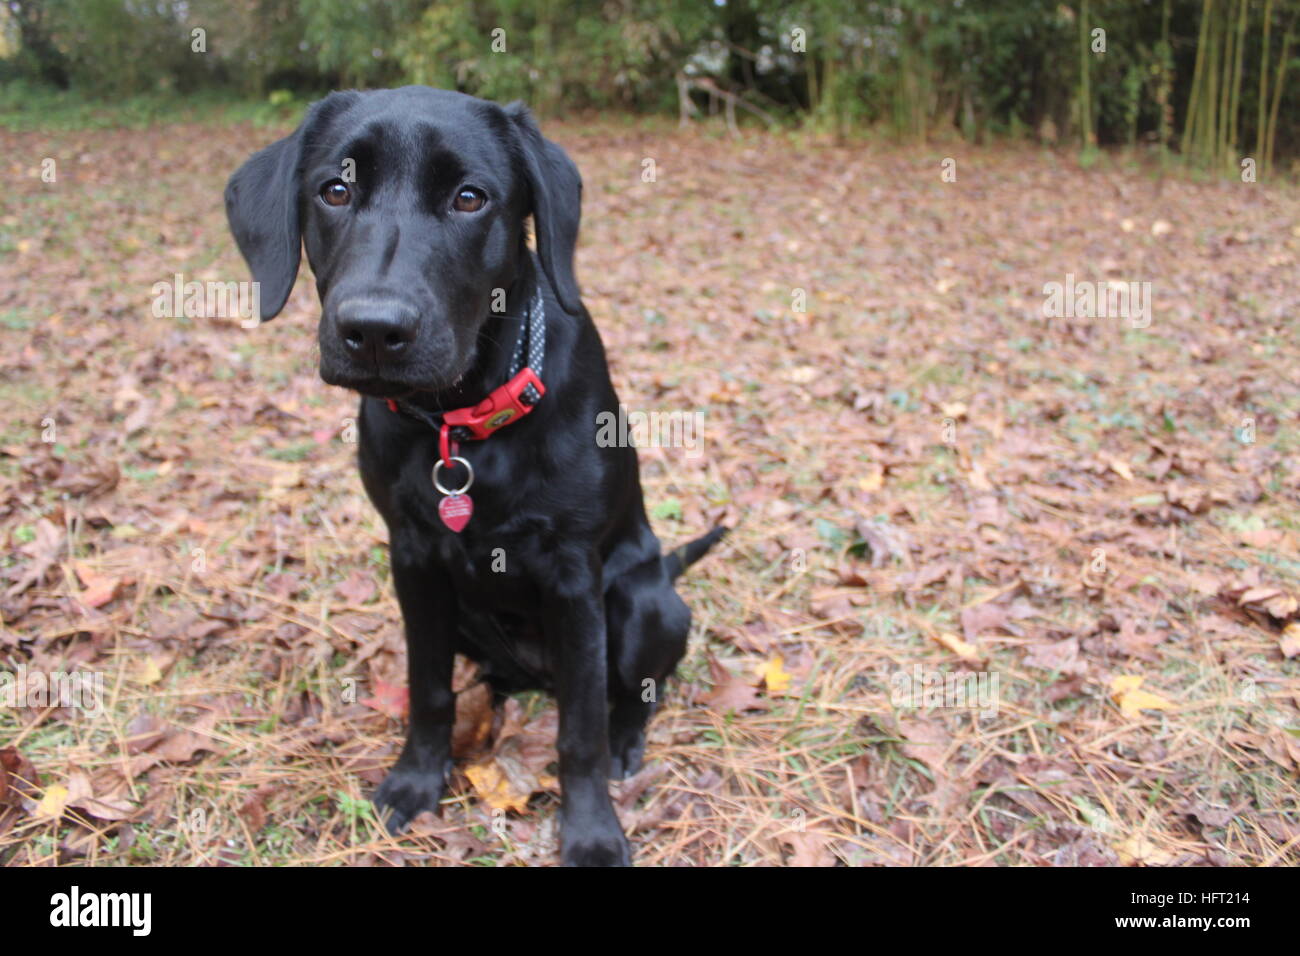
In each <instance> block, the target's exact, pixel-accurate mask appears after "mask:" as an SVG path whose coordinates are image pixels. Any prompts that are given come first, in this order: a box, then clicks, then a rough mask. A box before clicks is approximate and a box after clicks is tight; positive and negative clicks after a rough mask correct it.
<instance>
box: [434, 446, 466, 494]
mask: <svg viewBox="0 0 1300 956" xmlns="http://www.w3.org/2000/svg"><path fill="white" fill-rule="evenodd" d="M451 460H452V461H458V462H460V463H461V464H462V465H464V466H465V470H466V471H467V472H468V473H469V474H468V475H466V477H465V484H464V485H462V486H461V487H460V488H458V489H457V490H455V491H452V490H451V489H450V488H444V487H443V486H442V482H441V481H439V480H438V469H439V468H441V467H442V459H441V458H439V459H438V460H437V461H435V462H434V463H433V487H435V488H437V489H438V490H439V491H441V492H442V493H443V494H444V495H463V494H464V493H465V492H467V491H469V486H470V485H472V484H474V466H473V465H471V464H470V463H469V462H467V461H466V460H465V459H464V458H460V457H458V456H454V455H453V456H452V459H451Z"/></svg>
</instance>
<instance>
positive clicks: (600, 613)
mask: <svg viewBox="0 0 1300 956" xmlns="http://www.w3.org/2000/svg"><path fill="white" fill-rule="evenodd" d="M600 573H601V572H600V564H599V562H598V561H596V560H594V559H593V560H591V561H589V562H587V563H586V564H585V566H583V567H582V568H581V569H575V570H574V571H573V573H572V574H570V575H567V576H566V580H565V581H564V584H563V586H562V588H559V589H556V590H554V591H552V592H551V593H550V594H549V595H548V597H546V598H545V606H544V608H543V616H542V621H543V628H544V630H545V634H546V640H547V642H548V644H549V645H550V646H551V648H552V649H553V652H554V654H555V656H556V664H557V666H556V668H555V672H556V682H555V694H556V698H557V699H558V701H559V709H560V731H559V740H558V744H557V749H558V750H559V753H560V788H561V790H562V791H563V801H564V802H563V805H562V807H561V810H560V822H561V844H562V852H561V856H562V859H563V861H564V864H565V865H566V866H627V865H628V864H629V863H630V861H631V852H630V849H629V847H628V842H627V837H625V836H624V835H623V828H622V827H621V826H620V825H619V822H618V817H617V816H615V815H614V806H613V804H612V803H611V802H610V799H609V783H608V778H609V705H608V698H607V696H606V692H605V682H606V680H607V675H606V667H605V656H606V644H605V604H604V600H603V598H602V596H601V579H600Z"/></svg>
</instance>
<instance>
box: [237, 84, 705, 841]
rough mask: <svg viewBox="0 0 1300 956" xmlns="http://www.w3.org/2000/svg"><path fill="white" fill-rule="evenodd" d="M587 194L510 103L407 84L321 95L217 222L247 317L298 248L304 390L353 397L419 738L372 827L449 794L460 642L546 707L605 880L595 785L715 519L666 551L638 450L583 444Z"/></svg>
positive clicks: (619, 835) (616, 749)
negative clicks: (314, 299)
mask: <svg viewBox="0 0 1300 956" xmlns="http://www.w3.org/2000/svg"><path fill="white" fill-rule="evenodd" d="M581 191H582V181H581V179H580V177H579V175H578V170H577V167H576V166H575V165H574V164H573V161H572V160H570V159H569V157H568V156H566V155H565V153H564V151H563V150H561V149H560V148H559V147H558V146H556V145H555V144H554V143H552V142H549V141H548V140H545V139H543V138H542V136H541V134H540V133H539V132H538V130H537V126H536V125H535V123H534V122H533V119H532V117H531V116H530V114H529V113H528V111H527V110H526V109H525V108H524V107H522V106H521V105H517V104H516V105H512V106H508V107H501V106H499V105H497V104H495V103H490V102H487V101H484V100H479V99H475V98H474V97H470V96H465V95H462V94H459V93H452V92H447V91H442V90H433V89H428V88H426V87H406V88H404V89H399V90H383V91H376V92H366V93H358V92H346V93H334V94H331V95H330V96H329V97H327V98H326V99H324V100H322V101H321V102H319V103H317V104H315V105H314V106H313V107H312V108H311V110H310V112H309V113H308V114H307V117H306V119H305V120H304V121H303V123H302V125H301V126H300V127H299V128H298V130H297V131H296V132H295V133H294V134H293V135H291V136H289V137H287V138H286V139H283V140H280V141H279V142H277V143H275V144H273V145H271V146H268V147H267V148H266V149H263V150H262V151H260V152H258V153H256V154H255V155H254V156H252V157H251V158H250V159H249V160H248V162H247V163H245V164H244V166H243V167H241V168H240V169H239V171H238V172H236V173H235V175H234V176H232V177H231V179H230V183H229V185H228V186H227V187H226V211H227V215H228V216H229V219H230V228H231V231H232V232H233V233H234V235H235V239H236V240H237V241H238V243H239V248H240V251H241V252H242V253H243V254H244V258H245V259H247V260H248V264H249V266H250V268H251V269H252V272H253V277H254V279H255V280H256V281H257V282H258V283H259V286H260V292H261V318H262V319H270V318H272V317H274V316H275V315H276V314H277V313H278V312H279V311H280V310H281V309H282V308H283V306H284V303H285V300H286V299H287V298H288V296H289V292H290V290H291V289H292V288H293V284H294V279H295V277H296V276H297V272H298V263H299V257H300V250H301V246H302V245H303V244H304V243H305V245H306V248H307V258H308V260H309V261H310V263H311V266H312V270H313V272H314V273H315V276H316V289H317V291H318V293H319V294H320V300H321V304H322V311H321V320H320V331H319V335H320V355H321V360H320V371H321V377H322V378H323V379H324V380H325V381H326V382H328V383H330V384H333V385H342V386H345V387H347V388H351V389H355V390H356V391H358V392H360V393H361V394H362V396H363V398H362V400H361V414H360V423H361V428H360V431H361V441H360V460H361V476H362V480H363V481H364V483H365V487H366V491H367V493H368V494H369V495H370V498H371V500H372V501H373V502H374V504H375V506H376V507H377V508H378V509H379V512H380V513H381V514H382V515H383V517H384V520H385V522H386V523H387V525H388V531H389V540H390V547H391V553H392V571H393V580H394V582H395V584H396V588H397V597H398V601H399V602H400V604H401V607H402V616H403V617H404V619H405V624H406V645H407V655H408V657H409V679H410V695H411V725H410V730H409V732H408V735H407V740H406V746H405V747H404V749H403V750H402V755H401V757H400V758H399V759H398V761H397V764H396V765H395V766H394V767H393V769H392V771H391V772H390V773H389V775H388V777H387V779H385V780H384V782H383V784H382V785H381V786H380V788H379V791H378V793H377V795H376V797H375V800H376V803H377V804H378V805H379V807H380V809H381V810H386V811H388V812H389V814H390V816H389V818H388V825H389V828H390V829H391V830H393V832H397V831H399V830H401V829H403V828H404V827H405V826H406V825H407V823H408V822H409V821H410V819H411V818H412V817H414V816H415V815H416V814H417V813H419V812H420V811H422V810H436V809H437V807H438V803H439V800H440V799H441V797H442V793H443V787H444V784H445V780H446V776H447V773H448V771H449V769H450V766H451V727H452V722H453V716H454V711H455V699H454V695H453V693H452V690H451V673H452V658H453V654H454V653H455V652H457V651H459V652H461V653H464V654H466V655H468V656H469V657H471V658H473V659H474V660H477V661H479V662H480V664H481V665H482V666H483V669H484V671H485V673H486V674H487V675H488V677H489V679H490V680H491V681H492V683H493V686H494V688H495V689H496V690H498V691H506V692H509V691H515V690H520V689H525V688H530V687H541V688H546V689H553V690H554V691H555V694H556V696H557V698H558V700H559V709H560V730H559V745H558V749H559V755H560V782H561V786H562V788H563V791H564V805H563V810H562V811H561V820H562V824H563V859H564V862H565V863H568V864H577V865H618V864H626V863H627V862H629V850H628V843H627V839H626V838H625V837H624V835H623V832H622V829H621V828H620V827H619V823H618V819H617V818H616V817H615V815H614V810H613V806H612V805H611V803H610V799H609V789H608V785H607V784H606V777H607V776H610V775H613V776H615V777H620V776H625V775H628V774H631V773H632V772H634V771H635V770H636V769H637V768H638V766H639V765H640V762H641V757H642V752H643V750H644V747H645V725H646V722H647V720H648V719H649V718H650V715H651V713H652V711H653V709H654V702H655V699H656V696H657V694H658V692H659V690H660V688H661V687H662V684H663V681H664V679H665V678H666V677H667V676H668V675H669V674H670V673H672V671H673V669H674V668H675V667H676V665H677V662H678V660H679V659H680V658H681V656H682V653H683V652H684V650H685V647H686V637H687V631H688V630H689V627H690V611H689V610H688V609H687V607H686V605H685V604H684V603H683V601H682V600H681V598H680V597H678V595H677V593H676V591H675V590H674V589H673V584H672V582H673V579H674V578H675V577H676V576H677V575H678V574H680V573H681V571H682V570H683V569H684V568H685V567H686V566H687V565H689V564H690V563H691V562H692V561H694V560H696V559H697V558H699V557H701V556H702V555H703V554H704V552H705V551H707V550H708V548H709V547H710V546H711V545H712V544H713V543H714V542H715V541H717V540H718V539H719V538H720V537H721V536H722V534H723V533H724V530H725V529H723V528H721V527H719V528H715V529H713V530H712V531H711V532H709V533H708V534H706V535H704V536H703V537H702V538H699V539H697V540H695V541H693V542H691V543H689V544H687V545H685V546H684V547H682V548H680V549H678V551H677V552H675V553H672V554H668V555H662V554H661V552H660V546H659V542H658V540H657V539H656V538H655V536H654V534H653V533H652V532H651V530H650V526H649V524H648V522H647V521H646V515H645V507H644V505H643V503H642V498H641V485H640V480H639V477H638V472H637V456H636V450H635V449H634V448H632V447H626V446H623V447H620V446H619V444H618V443H610V442H605V441H597V437H598V428H597V422H598V420H599V419H598V416H599V415H600V414H601V413H615V414H616V413H617V410H618V399H617V397H616V396H615V394H614V388H613V386H612V385H611V383H610V378H609V370H608V368H607V366H606V363H605V352H604V347H603V346H602V344H601V341H600V337H599V335H598V334H597V332H596V328H595V326H594V325H593V324H592V321H591V317H590V316H589V315H588V314H587V310H586V309H585V308H584V307H583V305H582V302H581V300H580V299H579V293H578V284H577V281H576V279H575V278H574V270H573V254H574V247H575V245H576V243H577V239H578V221H579V216H580V206H581ZM530 214H531V215H532V217H533V220H534V225H535V230H536V240H537V241H536V245H537V254H536V255H535V256H534V255H533V254H531V253H530V252H529V250H528V247H527V245H526V241H525V220H526V219H527V218H528V216H529V215H530ZM525 345H526V346H527V347H526V348H524V346H525ZM525 360H526V363H527V364H526V366H525V364H524V362H525ZM534 373H539V374H538V375H536V376H534ZM503 386H506V387H505V388H503ZM485 399H490V401H485ZM480 402H483V403H484V405H483V406H481V407H478V408H475V406H479V403H480ZM457 410H459V411H457ZM435 465H437V468H436V469H435ZM471 466H472V473H471V472H470V468H471ZM431 471H432V472H433V474H432V476H431ZM431 477H432V479H433V480H431ZM435 482H436V483H437V485H438V486H441V488H442V489H443V490H441V491H440V490H439V488H438V487H435ZM471 488H472V491H471ZM458 492H460V493H459V494H458ZM470 499H472V514H471V515H469V516H468V520H467V521H466V512H468V511H469V510H470V508H471V504H470Z"/></svg>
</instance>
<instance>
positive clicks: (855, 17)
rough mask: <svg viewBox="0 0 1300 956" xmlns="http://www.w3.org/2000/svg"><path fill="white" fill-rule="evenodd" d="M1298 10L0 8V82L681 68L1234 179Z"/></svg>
mask: <svg viewBox="0 0 1300 956" xmlns="http://www.w3.org/2000/svg"><path fill="white" fill-rule="evenodd" d="M1298 20H1300V0H1218V2H1216V3H1208V4H1207V3H1206V0H1146V2H1143V3H1133V2H1131V0H1074V2H1062V0H891V2H889V3H862V2H861V0H187V2H185V3H179V2H177V3H172V2H162V3H152V4H150V3H138V2H134V0H7V2H6V3H4V4H0V38H2V39H3V41H4V42H3V43H0V56H6V57H7V58H6V59H3V60H0V85H3V84H7V83H9V82H12V81H14V80H19V81H25V82H27V83H29V84H31V83H43V84H53V85H56V86H67V87H71V88H72V90H74V91H76V92H77V93H78V94H80V95H82V96H83V97H84V96H87V95H89V96H92V97H113V98H115V99H121V98H133V97H137V96H141V95H159V94H161V95H165V94H168V93H172V92H175V93H180V94H188V93H192V92H193V91H196V90H220V91H224V92H228V93H231V94H236V95H239V96H242V97H245V98H252V99H254V100H257V101H262V102H263V103H264V104H265V105H267V106H268V107H269V108H270V109H276V108H277V106H276V104H275V103H274V102H269V103H267V96H268V94H269V93H271V92H273V91H291V93H292V95H293V96H294V97H295V98H296V99H305V98H309V97H310V95H311V94H314V93H316V92H318V91H322V90H326V89H330V88H339V87H375V86H392V85H399V84H402V83H425V84H429V85H434V86H441V87H445V88H450V89H457V90H461V91H463V92H466V93H472V94H475V95H478V96H483V97H486V98H490V99H496V100H503V101H505V100H512V99H523V100H526V101H527V102H529V103H530V104H531V105H532V106H533V107H534V108H535V109H537V110H538V111H539V112H542V113H544V114H545V113H555V112H559V111H563V110H583V109H625V110H633V111H660V112H666V111H673V110H675V109H677V107H678V105H679V101H678V85H677V82H676V79H677V78H678V77H687V78H690V79H693V80H696V81H701V82H697V83H696V84H695V87H694V89H693V91H692V92H691V93H690V96H691V102H692V103H693V105H694V107H695V109H696V110H697V111H699V112H700V113H705V114H707V113H716V112H718V111H719V109H720V108H721V106H722V105H723V104H725V103H726V102H728V100H727V99H725V98H724V97H719V96H716V95H714V96H712V97H711V96H710V93H709V89H708V88H707V87H709V86H711V87H712V88H713V89H718V90H721V91H723V92H725V94H727V96H729V97H732V99H731V100H730V102H732V103H733V104H735V103H739V104H740V105H741V106H742V107H746V108H748V110H749V112H757V113H761V114H762V115H763V116H764V118H765V119H767V120H768V121H771V122H775V121H777V120H779V119H780V118H781V117H787V118H789V117H793V118H796V119H798V120H799V121H801V122H803V123H804V124H806V125H808V126H811V127H813V128H815V129H821V130H825V131H829V132H833V133H835V134H837V135H839V136H841V137H842V136H845V135H847V134H849V133H850V132H851V131H855V130H861V129H864V128H870V127H882V128H885V129H887V130H889V131H891V132H892V133H894V134H895V135H897V136H899V137H903V138H908V139H918V140H924V139H930V138H934V137H939V138H943V137H947V136H953V135H959V136H961V137H964V138H966V139H968V140H976V141H978V140H982V139H984V138H986V137H988V136H1005V135H1010V136H1037V137H1038V138H1039V139H1040V140H1041V141H1042V142H1044V143H1045V144H1046V145H1061V144H1066V143H1078V144H1082V145H1083V146H1085V147H1086V148H1088V149H1090V148H1091V145H1090V144H1093V143H1094V142H1095V143H1096V144H1099V145H1107V144H1124V145H1128V146H1130V147H1132V146H1139V145H1143V144H1152V145H1158V146H1160V147H1161V148H1162V149H1164V148H1166V147H1178V146H1180V145H1181V146H1182V147H1183V148H1184V151H1185V152H1188V153H1190V154H1192V155H1193V156H1194V157H1197V158H1199V159H1200V160H1202V161H1205V162H1207V164H1210V165H1215V166H1216V167H1217V168H1224V167H1225V166H1232V167H1233V168H1235V165H1234V163H1230V162H1228V161H1229V160H1232V159H1233V158H1234V157H1239V155H1241V154H1244V152H1245V151H1246V150H1247V149H1248V148H1249V147H1248V146H1247V144H1250V145H1253V146H1255V149H1254V151H1255V152H1261V153H1263V154H1264V155H1265V157H1266V156H1267V155H1268V154H1271V153H1272V151H1273V150H1272V144H1273V143H1274V141H1275V140H1276V142H1277V144H1278V145H1280V146H1281V147H1282V148H1283V149H1284V150H1290V151H1292V152H1294V150H1295V148H1296V146H1297V145H1298V144H1300V121H1297V119H1296V114H1295V111H1294V110H1287V109H1286V108H1285V107H1286V106H1287V105H1289V104H1291V103H1293V102H1294V96H1295V92H1296V91H1295V86H1296V85H1297V83H1300V80H1298V79H1297V76H1298V75H1300V70H1297V69H1294V68H1291V67H1292V66H1293V65H1294V61H1296V59H1297V58H1296V53H1297V50H1296V47H1297V45H1298V44H1296V43H1295V42H1294V40H1295V39H1296V27H1297V25H1298V23H1297V21H1298ZM1206 27H1208V29H1206ZM1099 29H1100V30H1104V31H1105V37H1106V45H1105V50H1104V51H1102V50H1099V49H1095V48H1094V46H1093V44H1095V42H1096V39H1095V34H1094V31H1096V30H1099ZM196 30H202V31H205V37H206V48H205V49H203V50H196V49H195V48H194V37H195V31H196ZM1234 41H1235V46H1234ZM6 51H7V52H6ZM1234 51H1235V52H1237V53H1238V54H1239V55H1238V56H1236V57H1235V58H1234V59H1230V58H1229V54H1230V53H1233V52H1234ZM1283 67H1285V68H1283ZM1229 82H1230V83H1231V95H1230V96H1229V95H1228V86H1227V84H1228V83H1229ZM1198 100H1199V112H1198ZM1211 100H1213V102H1212V101H1211ZM1220 101H1221V102H1220ZM1279 103H1281V104H1282V106H1283V108H1282V109H1281V110H1279V109H1278V105H1279ZM1277 114H1280V119H1278V120H1271V119H1270V117H1272V116H1274V115H1277ZM737 115H738V116H741V117H744V116H745V115H746V111H745V109H743V108H742V109H741V110H740V111H738V114H737ZM1189 120H1190V121H1191V122H1190V123H1189ZM1266 123H1267V124H1268V127H1269V128H1268V129H1267V130H1266V129H1265V125H1266ZM1187 125H1190V126H1191V127H1192V128H1190V129H1186V128H1184V127H1185V126H1187ZM1277 127H1280V130H1279V129H1278V128H1277ZM1180 130H1181V131H1182V133H1181V140H1182V141H1184V142H1182V143H1180V142H1179V139H1180V136H1179V131H1180ZM1265 145H1267V146H1268V148H1267V149H1266V150H1265V149H1264V148H1263V147H1264V146H1265ZM1162 155H1163V153H1162Z"/></svg>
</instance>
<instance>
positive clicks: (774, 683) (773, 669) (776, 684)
mask: <svg viewBox="0 0 1300 956" xmlns="http://www.w3.org/2000/svg"><path fill="white" fill-rule="evenodd" d="M784 666H785V660H784V659H783V658H782V657H781V655H780V654H773V655H772V656H771V657H770V658H769V659H767V660H765V661H763V662H762V663H760V664H759V665H758V666H757V667H755V668H754V673H755V674H757V675H758V677H759V678H760V679H761V680H762V681H763V684H764V685H765V686H766V687H767V692H768V693H769V694H784V693H785V692H786V689H787V688H788V687H789V686H790V680H791V677H790V675H789V674H787V673H786V672H785V670H784V669H783V668H784Z"/></svg>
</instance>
